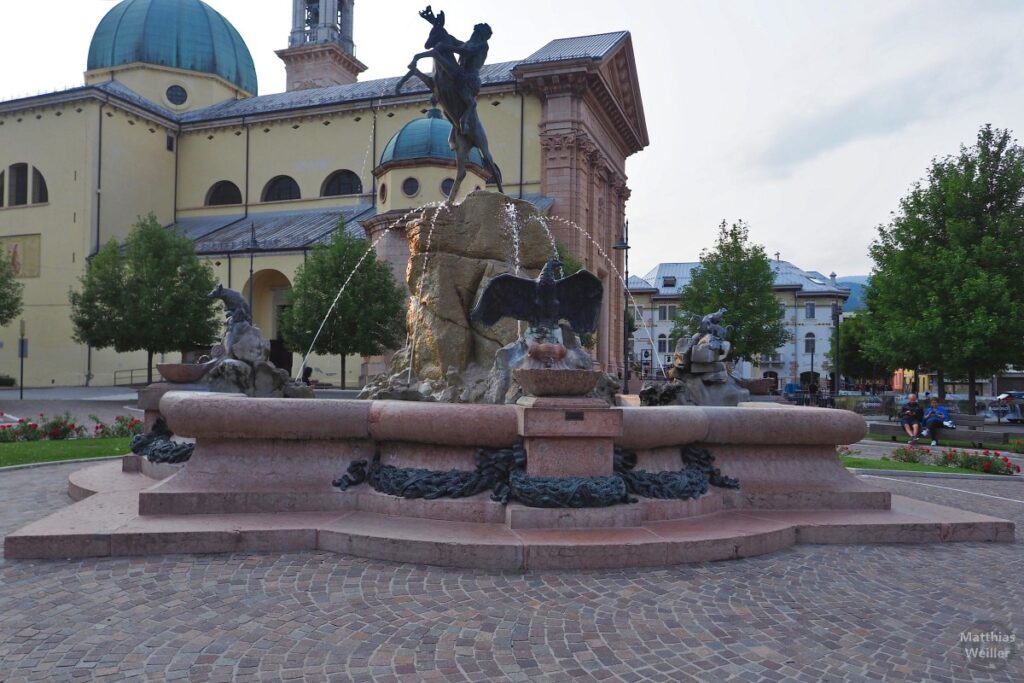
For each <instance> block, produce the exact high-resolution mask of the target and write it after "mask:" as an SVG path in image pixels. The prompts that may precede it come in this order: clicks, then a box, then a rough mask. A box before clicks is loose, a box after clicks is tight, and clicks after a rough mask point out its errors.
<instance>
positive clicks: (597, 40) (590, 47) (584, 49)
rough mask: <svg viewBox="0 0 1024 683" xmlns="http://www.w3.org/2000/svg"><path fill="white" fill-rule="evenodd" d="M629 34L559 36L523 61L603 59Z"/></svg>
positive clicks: (532, 62) (535, 62)
mask: <svg viewBox="0 0 1024 683" xmlns="http://www.w3.org/2000/svg"><path fill="white" fill-rule="evenodd" d="M628 36H629V31H614V32H612V33H599V34H597V35H593V36H578V37H576V38H558V39H557V40H552V41H551V42H550V43H548V44H547V45H545V46H544V47H542V48H541V49H539V50H537V51H536V52H534V53H533V54H532V55H530V56H529V57H527V58H526V59H524V60H523V61H522V62H521V63H522V64H539V63H541V62H561V61H566V60H570V59H602V58H603V57H605V56H606V55H607V54H608V53H609V52H611V51H612V50H613V49H614V48H615V46H617V45H618V44H619V43H620V42H622V41H623V40H625V39H626V38H627V37H628Z"/></svg>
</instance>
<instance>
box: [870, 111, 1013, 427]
mask: <svg viewBox="0 0 1024 683" xmlns="http://www.w3.org/2000/svg"><path fill="white" fill-rule="evenodd" d="M871 256H872V258H873V259H874V261H875V269H874V272H873V274H872V278H871V283H870V285H869V288H868V292H867V303H868V307H869V309H870V310H871V312H872V320H873V321H874V324H873V325H872V328H871V329H872V337H873V339H872V340H871V342H870V345H871V346H872V347H873V348H875V349H878V350H880V351H883V352H884V353H885V354H886V355H887V358H888V360H889V361H890V362H891V363H892V364H894V365H900V366H902V367H918V366H925V367H931V368H935V369H937V370H938V373H939V387H938V393H939V397H940V398H944V387H943V378H944V376H945V375H947V374H953V375H959V376H966V378H967V383H968V386H969V387H970V388H969V402H968V404H969V406H970V408H969V409H970V410H972V411H973V409H974V404H975V393H976V391H975V382H976V380H977V379H978V377H980V376H985V375H988V374H991V373H995V372H998V371H1000V370H1002V369H1003V368H1004V367H1005V366H1006V365H1007V364H1010V363H1014V362H1020V359H1021V358H1024V287H1022V286H1021V283H1022V274H1024V149H1022V148H1021V147H1020V146H1019V145H1018V144H1017V143H1016V141H1015V140H1014V139H1013V137H1012V134H1011V133H1010V131H1008V130H1000V129H995V128H992V126H990V125H986V126H984V127H982V128H981V130H980V131H979V132H978V136H977V140H976V142H975V144H974V145H972V146H970V147H966V146H961V148H960V151H959V153H958V154H955V155H950V156H946V157H943V158H938V159H934V160H933V161H932V164H931V167H930V168H929V170H928V177H927V178H926V179H925V180H924V181H923V182H918V183H917V184H915V185H914V187H913V188H912V189H911V192H910V194H909V195H908V196H907V197H905V198H904V199H903V200H901V202H900V208H899V210H898V211H897V212H896V213H895V214H894V216H893V219H892V221H891V223H890V224H889V225H884V226H881V227H880V228H879V236H878V239H877V240H876V241H875V242H874V243H873V244H872V246H871Z"/></svg>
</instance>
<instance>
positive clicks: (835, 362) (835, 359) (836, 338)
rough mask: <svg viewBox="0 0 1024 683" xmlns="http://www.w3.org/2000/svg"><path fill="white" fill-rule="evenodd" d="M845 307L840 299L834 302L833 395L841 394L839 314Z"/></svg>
mask: <svg viewBox="0 0 1024 683" xmlns="http://www.w3.org/2000/svg"><path fill="white" fill-rule="evenodd" d="M842 311H843V307H842V305H841V304H840V303H839V300H838V299H837V300H836V301H833V302H832V336H833V347H832V361H833V363H832V376H833V378H834V382H833V387H832V395H833V396H838V395H839V387H840V383H839V370H840V365H839V314H840V313H842Z"/></svg>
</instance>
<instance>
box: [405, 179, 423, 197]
mask: <svg viewBox="0 0 1024 683" xmlns="http://www.w3.org/2000/svg"><path fill="white" fill-rule="evenodd" d="M402 192H404V193H405V196H406V197H415V196H416V195H417V194H419V192H420V181H418V180H416V179H415V178H406V179H405V180H403V181H402Z"/></svg>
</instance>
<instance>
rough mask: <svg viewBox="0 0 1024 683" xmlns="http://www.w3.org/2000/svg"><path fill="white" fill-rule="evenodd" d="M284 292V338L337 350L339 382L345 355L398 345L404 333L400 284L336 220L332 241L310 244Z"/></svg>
mask: <svg viewBox="0 0 1024 683" xmlns="http://www.w3.org/2000/svg"><path fill="white" fill-rule="evenodd" d="M346 283H347V284H346ZM343 285H344V287H345V290H344V292H342V294H341V295H340V296H337V295H338V291H339V290H341V288H342V286H343ZM336 296H337V303H336V304H334V301H335V297H336ZM289 297H290V301H291V306H289V308H288V309H287V310H286V311H285V312H284V313H283V314H282V316H281V333H282V335H283V336H284V339H285V341H286V342H287V343H288V345H289V346H290V347H291V348H293V349H295V350H297V351H300V352H302V353H305V352H306V350H307V349H309V348H310V345H312V346H313V351H315V352H316V353H320V354H338V355H340V356H341V386H342V388H344V387H345V356H347V355H349V354H359V355H362V356H375V355H378V354H381V353H384V352H385V351H387V350H388V349H395V348H397V347H398V346H399V345H400V344H401V343H402V339H403V337H404V336H405V288H404V287H403V286H401V285H400V284H398V283H397V282H396V281H395V279H394V277H392V275H391V267H390V266H389V264H388V263H387V262H385V261H378V260H377V259H376V257H375V254H374V252H373V250H372V249H371V247H370V246H369V245H368V244H367V242H366V240H362V239H358V238H356V237H352V236H351V235H349V234H348V233H346V232H345V226H344V224H343V223H342V222H340V221H339V223H338V229H337V231H336V232H335V233H334V238H333V239H332V240H331V243H330V244H329V245H321V246H317V247H315V248H314V249H313V251H312V252H310V254H309V258H308V260H307V261H306V263H304V264H303V265H301V266H299V269H298V270H297V271H296V273H295V281H294V284H293V286H292V289H291V292H290V294H289ZM332 304H334V306H333V307H332ZM325 318H326V319H327V320H326V322H324V319H325ZM321 323H323V330H322V331H321V332H320V335H319V336H318V337H317V336H316V335H317V330H319V329H320V325H321ZM314 337H316V342H315V344H314V342H313V339H314Z"/></svg>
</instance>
